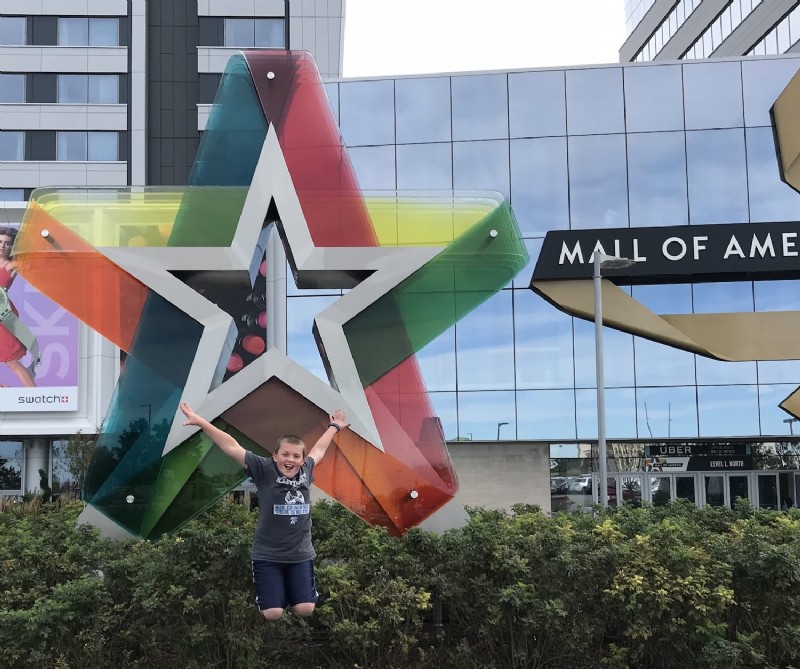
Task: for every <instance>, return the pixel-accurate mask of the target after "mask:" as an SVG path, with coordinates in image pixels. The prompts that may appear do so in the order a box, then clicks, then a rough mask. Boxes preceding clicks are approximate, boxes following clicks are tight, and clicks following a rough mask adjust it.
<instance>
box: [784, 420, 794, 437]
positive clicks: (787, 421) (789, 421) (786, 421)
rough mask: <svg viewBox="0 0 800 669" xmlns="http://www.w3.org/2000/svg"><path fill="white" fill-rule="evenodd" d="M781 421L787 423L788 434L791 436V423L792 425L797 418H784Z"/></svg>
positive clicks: (792, 429) (792, 431) (792, 432)
mask: <svg viewBox="0 0 800 669" xmlns="http://www.w3.org/2000/svg"><path fill="white" fill-rule="evenodd" d="M783 422H784V423H787V424H788V425H789V434H790V435H791V436H794V428H793V427H792V425H794V424H795V423H796V422H797V418H784V419H783Z"/></svg>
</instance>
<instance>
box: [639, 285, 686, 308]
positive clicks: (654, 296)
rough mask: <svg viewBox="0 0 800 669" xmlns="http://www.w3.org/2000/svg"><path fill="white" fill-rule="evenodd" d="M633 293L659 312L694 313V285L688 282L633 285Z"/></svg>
mask: <svg viewBox="0 0 800 669" xmlns="http://www.w3.org/2000/svg"><path fill="white" fill-rule="evenodd" d="M631 294H632V295H633V298H634V299H635V300H636V301H637V302H641V303H642V304H643V305H644V306H646V307H647V308H648V309H650V311H654V312H655V313H657V314H691V313H692V287H691V285H690V284H688V283H677V284H661V285H654V286H633V288H632V290H631Z"/></svg>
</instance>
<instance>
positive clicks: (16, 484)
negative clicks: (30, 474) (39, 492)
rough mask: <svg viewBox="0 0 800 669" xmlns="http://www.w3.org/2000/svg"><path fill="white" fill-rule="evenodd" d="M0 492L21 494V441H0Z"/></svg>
mask: <svg viewBox="0 0 800 669" xmlns="http://www.w3.org/2000/svg"><path fill="white" fill-rule="evenodd" d="M0 490H2V491H3V492H22V442H21V441H0Z"/></svg>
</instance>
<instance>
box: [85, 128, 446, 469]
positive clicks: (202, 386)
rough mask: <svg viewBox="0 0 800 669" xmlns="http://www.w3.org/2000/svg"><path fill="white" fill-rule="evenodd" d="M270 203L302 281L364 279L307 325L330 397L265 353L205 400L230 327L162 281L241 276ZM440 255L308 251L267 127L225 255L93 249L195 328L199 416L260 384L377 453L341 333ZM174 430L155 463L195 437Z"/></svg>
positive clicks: (193, 382)
mask: <svg viewBox="0 0 800 669" xmlns="http://www.w3.org/2000/svg"><path fill="white" fill-rule="evenodd" d="M272 199H274V201H275V206H276V207H277V209H278V211H279V212H280V219H281V225H282V227H283V232H284V234H285V237H286V241H287V244H288V246H289V247H290V249H288V250H289V252H290V253H291V254H292V256H293V258H294V261H295V264H296V266H297V269H298V272H299V273H300V274H301V275H302V273H303V272H306V271H308V272H314V273H319V272H330V273H340V272H341V271H344V270H348V271H353V270H357V271H365V272H372V274H371V275H370V276H369V277H368V278H367V279H365V280H364V281H362V282H360V283H359V284H358V285H356V286H355V287H354V288H352V289H351V290H350V291H348V292H347V293H346V294H345V295H343V296H342V297H340V298H339V299H338V300H337V301H336V302H335V303H334V304H332V305H331V306H329V307H328V308H327V309H325V310H324V311H322V312H321V313H320V314H318V315H317V316H316V318H315V324H316V327H317V331H318V333H319V337H320V341H321V342H322V344H323V347H324V350H325V351H326V352H327V354H328V356H327V358H328V362H329V364H330V366H331V376H332V377H333V379H334V380H335V383H336V386H337V388H338V392H337V390H334V388H332V387H331V386H330V385H328V384H326V383H325V382H323V381H321V380H320V379H318V378H317V377H316V376H314V375H313V374H312V373H311V372H309V371H307V370H306V369H304V368H303V367H301V366H300V365H299V364H298V363H296V362H295V361H294V360H292V359H291V358H289V357H287V356H286V355H285V354H284V353H282V352H281V351H279V350H278V349H276V348H275V347H270V346H268V347H267V351H266V352H265V353H264V354H262V355H261V356H260V357H259V358H258V359H256V360H255V361H254V362H252V363H251V364H249V365H247V366H246V367H245V368H244V369H242V370H241V371H239V372H238V373H237V374H235V375H234V376H233V377H231V378H230V379H228V380H227V381H225V382H224V383H222V384H220V385H218V386H217V387H215V388H213V389H211V390H210V392H208V391H207V390H206V389H209V388H211V387H212V385H213V382H214V374H215V372H216V369H217V366H218V362H219V358H220V355H221V352H222V350H223V347H224V346H225V342H226V340H227V338H228V334H229V332H230V330H231V328H232V327H234V323H233V319H232V318H231V316H230V315H229V314H227V313H226V312H224V311H223V310H222V309H220V308H219V307H217V306H216V305H215V304H212V303H211V302H209V301H208V300H207V299H206V298H205V297H203V296H202V295H201V294H199V293H198V292H196V291H195V290H194V289H193V288H191V287H189V286H187V285H186V284H185V283H183V282H182V281H181V280H180V279H178V278H176V277H175V276H173V275H172V274H171V273H170V272H172V271H208V270H211V271H213V270H222V271H231V270H241V271H247V270H248V268H249V266H250V264H251V261H252V257H253V252H254V250H255V248H256V246H257V243H258V238H259V235H260V234H261V230H262V227H263V223H264V220H265V218H266V215H267V210H268V208H269V205H270V201H271V200H272ZM441 250H442V247H414V248H398V247H324V248H318V247H315V246H314V244H313V242H312V240H311V234H310V231H309V228H308V224H307V223H306V219H305V217H304V215H303V211H302V207H301V205H300V201H299V198H298V196H297V193H296V191H295V188H294V186H293V183H292V179H291V176H290V173H289V170H288V167H287V165H286V161H285V159H284V156H283V151H282V149H281V147H280V145H279V142H278V138H277V134H276V132H275V129H274V126H272V125H270V127H269V129H268V131H267V135H266V139H265V141H264V146H263V148H262V150H261V154H260V157H259V160H258V163H257V165H256V168H255V171H254V174H253V179H252V183H251V186H250V188H249V189H248V192H247V196H246V198H245V202H244V206H243V208H242V212H241V215H240V218H239V221H238V225H237V227H236V232H235V233H234V237H233V241H232V243H231V245H230V246H229V247H149V248H141V247H137V248H130V247H116V248H110V247H100V248H98V251H100V252H101V253H103V254H104V255H106V256H107V257H108V258H109V259H110V260H111V261H112V262H114V263H116V264H117V265H118V266H119V267H120V268H122V269H123V270H125V271H126V272H128V273H129V274H131V275H132V276H134V277H135V278H136V279H138V280H139V281H141V282H142V283H143V284H144V285H146V286H147V287H148V288H150V289H151V290H153V291H154V292H156V293H158V294H159V295H161V296H162V297H163V298H164V299H165V300H167V301H168V302H170V303H171V304H173V305H174V306H175V307H177V308H178V309H180V310H181V311H183V312H184V313H186V314H187V315H188V316H190V317H191V318H193V319H194V320H196V321H197V322H198V323H200V324H201V325H202V326H203V333H202V335H201V338H200V341H199V344H198V347H197V353H196V356H195V358H194V361H193V363H192V366H191V369H190V371H189V374H188V377H187V380H186V383H185V385H184V388H183V393H182V395H181V400H182V401H186V402H188V403H189V404H190V405H192V406H194V407H196V410H197V411H198V413H200V414H201V415H206V416H212V417H216V416H219V415H221V414H222V413H224V412H225V411H226V410H228V409H229V408H230V407H231V406H233V405H234V404H236V403H237V402H239V401H240V400H242V399H243V398H244V397H246V396H247V395H248V394H249V393H251V392H253V391H254V390H256V389H257V388H258V387H260V386H261V385H263V384H264V383H265V382H266V381H268V380H269V379H271V378H276V379H279V380H281V381H282V382H284V383H285V384H286V385H288V386H289V387H290V388H292V389H293V390H295V391H296V392H298V393H300V394H301V395H302V396H303V397H305V398H306V399H307V400H309V401H311V402H312V403H313V404H315V405H316V406H317V407H319V408H320V409H322V410H323V411H325V412H327V413H330V412H331V411H333V409H335V408H343V409H344V410H345V411H346V412H347V415H348V420H350V422H351V426H350V429H352V430H353V431H354V432H355V433H356V434H358V435H359V436H360V437H362V438H364V439H365V440H366V441H368V442H369V443H371V444H372V445H373V446H375V447H376V448H378V449H380V450H382V451H383V450H384V448H383V444H382V441H381V438H380V435H379V433H378V429H377V426H376V424H375V419H374V417H373V415H372V412H371V411H370V408H369V405H368V403H367V398H366V395H365V393H364V389H363V387H362V386H361V382H360V379H359V375H358V372H357V370H356V366H355V361H354V360H353V355H352V352H351V351H350V347H349V345H348V343H347V341H346V339H345V335H344V330H343V326H344V324H345V323H346V322H347V321H349V320H350V319H351V318H353V317H354V316H355V315H357V314H358V313H359V312H361V311H363V310H364V309H365V308H367V307H368V306H370V305H371V304H372V303H373V302H375V301H376V300H377V299H379V298H380V297H381V296H383V295H385V294H386V293H387V292H389V291H390V290H391V289H392V288H394V287H395V286H397V285H398V284H399V283H400V282H401V281H403V280H404V279H406V278H408V277H409V276H411V275H412V274H413V273H414V272H416V271H417V270H418V269H419V268H421V267H422V266H423V265H424V264H425V263H427V262H428V261H430V260H431V259H432V258H433V257H435V256H436V255H437V254H438V253H439V252H440V251H441ZM182 423H183V421H182V419H181V414H180V413H179V412H176V415H175V417H174V419H173V422H172V426H171V428H170V431H169V434H168V436H167V440H166V443H165V446H164V450H163V453H162V455H166V454H167V453H168V452H169V451H171V450H172V449H174V448H176V447H177V446H178V445H180V444H181V443H183V442H184V441H185V440H186V439H188V438H189V437H191V435H192V434H194V433H195V432H197V431H198V429H199V428H197V427H195V426H188V427H187V426H183V424H182Z"/></svg>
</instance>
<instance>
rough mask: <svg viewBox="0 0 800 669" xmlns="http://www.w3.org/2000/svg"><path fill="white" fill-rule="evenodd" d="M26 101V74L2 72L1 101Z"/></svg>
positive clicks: (0, 77) (0, 76) (0, 79)
mask: <svg viewBox="0 0 800 669" xmlns="http://www.w3.org/2000/svg"><path fill="white" fill-rule="evenodd" d="M9 102H11V103H13V102H25V75H24V74H0V103H9Z"/></svg>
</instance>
